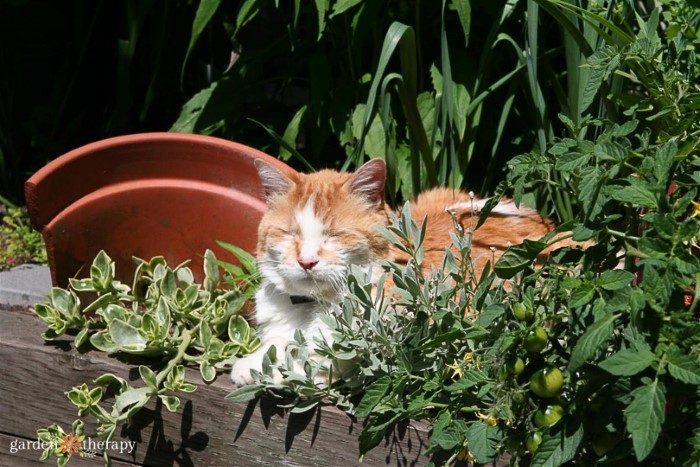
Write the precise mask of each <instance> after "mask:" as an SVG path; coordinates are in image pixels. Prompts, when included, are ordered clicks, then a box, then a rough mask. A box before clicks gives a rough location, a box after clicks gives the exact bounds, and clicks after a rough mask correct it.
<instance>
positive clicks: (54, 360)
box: [0, 309, 438, 466]
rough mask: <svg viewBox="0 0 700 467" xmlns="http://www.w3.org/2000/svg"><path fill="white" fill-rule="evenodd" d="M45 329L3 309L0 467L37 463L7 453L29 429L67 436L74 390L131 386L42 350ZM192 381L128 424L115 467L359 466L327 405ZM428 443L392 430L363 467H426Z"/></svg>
mask: <svg viewBox="0 0 700 467" xmlns="http://www.w3.org/2000/svg"><path fill="white" fill-rule="evenodd" d="M44 330H45V328H44V326H43V323H42V322H41V321H40V320H39V319H38V318H37V317H36V316H34V315H33V314H32V313H30V312H27V311H18V310H13V311H9V310H2V309H0V362H2V366H3V368H4V371H3V378H0V418H1V419H2V426H1V428H2V429H1V430H0V432H2V436H0V465H34V464H33V462H34V461H33V460H32V459H34V460H36V459H38V458H39V456H40V455H41V452H40V451H36V452H28V451H22V452H21V453H18V452H14V453H10V448H11V446H10V445H11V443H12V440H15V439H23V440H35V439H36V430H37V429H38V428H40V427H45V426H48V425H50V424H51V423H59V424H60V425H61V426H62V427H64V429H66V430H69V429H70V425H71V423H72V421H73V420H74V419H75V418H77V411H76V409H75V407H73V406H72V405H71V404H70V403H69V402H68V401H67V400H66V398H65V396H64V392H65V391H68V390H69V389H70V388H71V387H73V386H77V385H80V384H82V383H88V385H91V383H92V381H93V380H94V379H95V378H96V377H98V376H100V375H101V374H103V373H107V372H109V373H113V374H115V375H118V376H121V377H124V378H126V379H128V380H137V379H138V371H137V370H136V368H135V367H132V366H129V365H127V364H125V363H122V362H119V361H117V360H116V359H113V358H109V357H107V356H106V355H104V354H102V353H100V352H96V351H93V352H88V353H80V352H78V351H76V350H75V349H74V348H72V346H71V345H70V343H69V341H58V342H56V343H52V344H48V343H45V342H44V341H43V340H42V338H41V333H42V332H43V331H44ZM192 382H194V383H197V385H198V386H199V389H198V390H197V391H196V392H194V393H193V394H191V395H188V396H189V397H188V398H185V397H182V398H181V400H182V405H181V407H180V409H179V410H178V412H176V413H170V412H168V411H167V410H166V409H165V408H164V407H162V404H160V403H159V404H153V405H151V406H149V407H146V408H144V409H143V410H142V412H141V414H140V416H138V417H137V418H136V419H135V420H134V423H133V424H132V426H130V427H128V428H125V429H123V430H121V432H120V433H119V434H118V436H117V437H115V441H118V442H121V441H123V442H132V443H133V442H135V443H136V444H135V448H134V450H133V452H131V453H128V454H127V453H122V454H120V453H119V452H118V451H117V452H112V451H110V454H112V455H113V458H114V459H116V460H117V461H119V462H121V464H120V463H115V465H149V466H161V465H162V466H172V465H180V466H187V465H192V466H208V465H211V466H220V465H232V466H235V465H241V466H250V465H259V466H265V465H269V466H279V465H287V466H310V465H316V466H339V465H358V464H360V463H359V460H358V454H359V451H358V442H357V436H358V434H359V432H360V431H361V424H360V423H359V422H358V421H356V420H353V419H352V418H350V417H348V416H347V415H346V414H344V413H343V412H341V411H339V410H337V409H335V408H333V407H322V408H318V409H316V410H313V411H309V412H307V413H303V414H290V413H288V412H286V411H284V410H282V409H279V408H277V407H276V406H275V404H274V403H273V402H272V401H269V400H259V401H253V402H251V403H249V404H244V403H231V402H229V401H226V400H224V396H225V395H226V394H228V393H229V392H230V391H231V390H232V389H233V387H232V385H231V383H230V382H229V380H228V377H227V375H221V376H220V377H219V378H218V379H217V381H215V382H214V383H213V384H212V385H210V386H206V385H204V384H202V383H201V381H196V380H193V381H192ZM86 422H88V420H86ZM88 426H89V425H88ZM93 427H94V425H93ZM428 438H429V436H428V427H427V425H425V424H423V423H420V422H415V423H411V424H409V425H405V426H401V427H398V428H397V429H395V430H394V431H393V432H392V433H390V434H389V435H388V436H387V437H386V438H385V440H384V442H383V443H381V445H380V446H378V447H377V448H375V449H373V450H372V451H371V452H370V453H368V454H367V455H366V456H365V458H364V462H363V463H362V465H396V466H413V465H418V466H419V465H425V464H426V463H428V462H430V460H431V459H429V458H427V457H425V456H421V455H420V453H421V452H422V451H423V450H424V449H425V447H426V446H427V443H428ZM15 460H16V462H15ZM77 460H79V461H80V462H85V463H86V464H84V465H98V464H99V463H100V458H97V459H77ZM434 460H438V459H434ZM25 461H26V462H25ZM36 462H38V461H36ZM47 462H49V461H47ZM50 462H51V463H54V462H55V461H54V460H52V461H50ZM73 462H74V460H72V461H71V464H72V463H73ZM71 464H69V465H71ZM74 465H83V464H82V463H78V462H75V464H74Z"/></svg>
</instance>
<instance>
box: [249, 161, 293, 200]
mask: <svg viewBox="0 0 700 467" xmlns="http://www.w3.org/2000/svg"><path fill="white" fill-rule="evenodd" d="M255 168H256V169H257V171H258V175H259V176H260V181H261V182H262V185H263V188H264V189H265V199H266V200H267V201H270V199H272V198H273V197H275V196H277V195H281V194H284V193H286V192H288V191H289V190H290V189H291V188H292V186H293V185H294V182H293V181H292V180H291V179H290V178H289V177H288V176H287V175H286V174H285V173H284V172H283V171H282V170H280V169H279V168H277V167H275V166H274V165H272V164H270V163H268V162H265V161H263V160H261V159H255Z"/></svg>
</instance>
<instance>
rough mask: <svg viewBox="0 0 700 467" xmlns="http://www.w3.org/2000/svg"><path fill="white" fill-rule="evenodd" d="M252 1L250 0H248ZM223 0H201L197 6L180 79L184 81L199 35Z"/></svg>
mask: <svg viewBox="0 0 700 467" xmlns="http://www.w3.org/2000/svg"><path fill="white" fill-rule="evenodd" d="M248 3H250V0H248ZM220 4H221V0H201V2H200V3H199V6H198V7H197V13H196V14H195V16H194V22H193V23H192V33H191V34H190V43H189V45H188V46H187V52H186V53H185V59H184V60H183V62H182V71H181V72H180V81H183V79H184V76H185V66H187V61H188V59H189V57H190V53H191V52H192V49H193V48H194V45H195V44H196V43H197V40H198V39H199V36H201V35H202V32H203V31H204V28H205V27H206V26H207V24H209V21H211V19H212V17H213V16H214V13H216V10H218V9H219V5H220Z"/></svg>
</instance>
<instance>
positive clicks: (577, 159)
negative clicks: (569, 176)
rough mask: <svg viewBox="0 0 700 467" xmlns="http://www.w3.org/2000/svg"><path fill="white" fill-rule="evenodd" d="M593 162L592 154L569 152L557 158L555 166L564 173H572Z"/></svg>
mask: <svg viewBox="0 0 700 467" xmlns="http://www.w3.org/2000/svg"><path fill="white" fill-rule="evenodd" d="M590 160H591V154H590V153H585V154H584V153H580V152H569V153H566V154H562V155H561V156H559V157H558V158H557V162H556V163H555V164H554V167H555V168H556V169H557V170H561V171H564V172H570V171H572V170H576V169H580V168H581V167H583V166H585V165H586V164H588V161H590Z"/></svg>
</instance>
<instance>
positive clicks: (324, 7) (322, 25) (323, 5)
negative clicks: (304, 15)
mask: <svg viewBox="0 0 700 467" xmlns="http://www.w3.org/2000/svg"><path fill="white" fill-rule="evenodd" d="M314 2H315V3H316V11H317V12H318V37H317V38H316V40H317V41H319V40H321V36H323V31H324V30H325V29H326V12H327V11H328V7H329V6H330V0H314Z"/></svg>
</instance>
